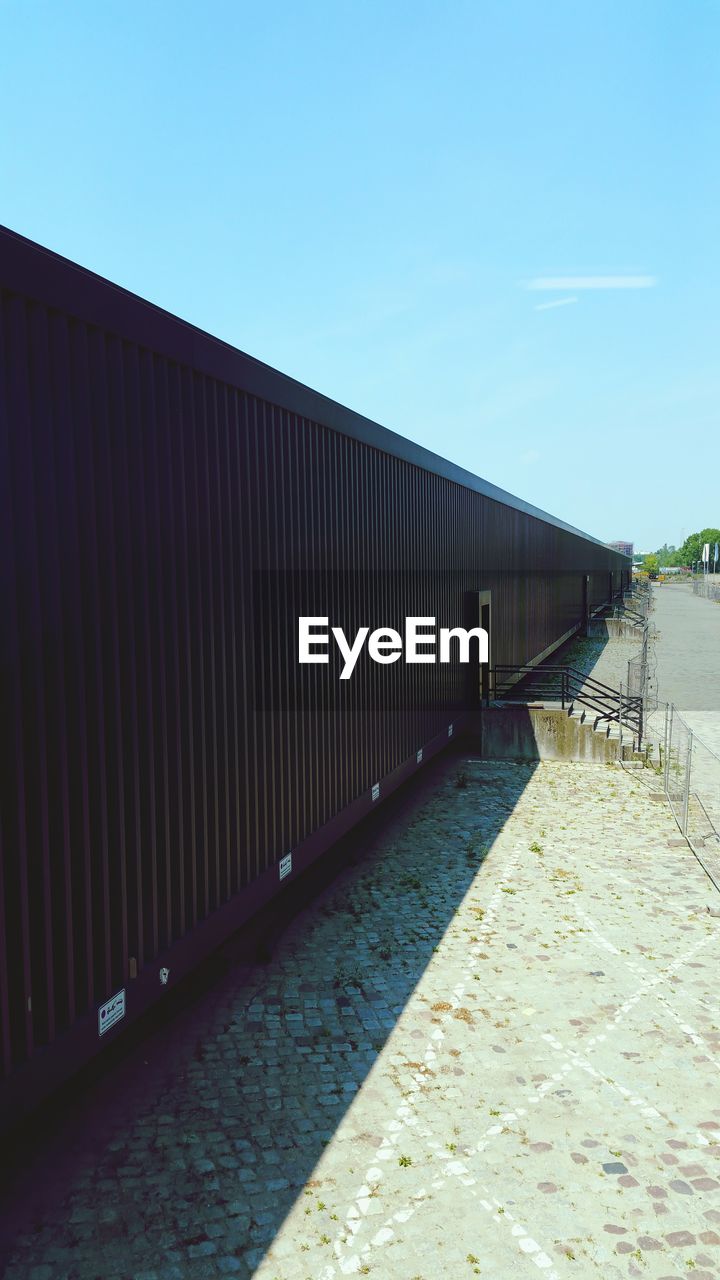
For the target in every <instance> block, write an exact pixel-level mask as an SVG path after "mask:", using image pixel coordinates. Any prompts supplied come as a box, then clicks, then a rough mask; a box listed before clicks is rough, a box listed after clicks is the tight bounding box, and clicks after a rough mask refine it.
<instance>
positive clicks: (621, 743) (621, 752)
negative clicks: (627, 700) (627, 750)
mask: <svg viewBox="0 0 720 1280" xmlns="http://www.w3.org/2000/svg"><path fill="white" fill-rule="evenodd" d="M622 709H623V707H622V680H621V681H620V697H619V698H618V728H619V730H620V759H621V760H622V758H623V722H622Z"/></svg>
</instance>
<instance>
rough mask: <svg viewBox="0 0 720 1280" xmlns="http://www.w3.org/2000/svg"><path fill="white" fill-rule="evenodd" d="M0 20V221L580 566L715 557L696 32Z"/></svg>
mask: <svg viewBox="0 0 720 1280" xmlns="http://www.w3.org/2000/svg"><path fill="white" fill-rule="evenodd" d="M0 15H1V17H2V39H0V79H1V82H2V95H3V120H2V125H0V184H1V185H0V190H1V191H2V207H1V208H0V221H2V222H4V223H5V224H6V225H8V226H10V227H12V228H13V229H14V230H16V231H19V232H21V233H22V234H24V235H26V236H29V237H30V238H31V239H34V240H38V241H40V242H41V243H42V244H45V245H47V246H49V247H50V248H52V249H55V250H57V251H58V252H60V253H62V254H65V255H66V256H68V257H70V258H72V259H74V260H76V261H78V262H80V263H82V264H83V265H85V266H87V267H90V268H91V269H92V270H94V271H98V272H100V273H101V274H102V275H105V276H108V277H109V278H110V279H112V280H114V281H116V282H117V283H119V284H122V285H124V286H125V287H127V288H129V289H132V290H134V291H135V292H137V293H139V294H141V295H143V296H144V297H146V298H149V299H150V300H151V301H153V302H157V303H158V304H160V305H161V306H163V307H166V308H167V309H169V310H170V311H173V312H176V313H177V314H179V315H181V316H183V317H184V318H186V319H188V320H190V321H192V322H194V323H195V324H198V325H200V326H201V327H202V328H205V329H208V330H210V331H211V332H212V333H215V334H217V335H218V336H220V337H222V338H224V339H226V340H227V341H229V342H232V343H234V344H235V345H236V346H238V347H241V348H242V349H243V350H245V351H248V352H249V353H251V354H252V355H254V356H257V357H259V358H260V359H262V360H265V361H267V362H268V363H270V364H272V365H275V366H277V367H278V368H280V369H282V370H283V371H285V372H286V373H289V374H292V375H293V376H295V377H297V378H299V379H301V380H302V381H303V382H306V383H309V384H310V385H311V386H314V387H316V388H317V389H318V390H320V391H322V392H324V393H325V394H327V395H330V396H332V397H334V398H335V399H337V400H340V401H341V402H343V403H344V404H347V405H350V406H351V407H352V408H354V409H357V410H359V411H360V412H362V413H364V414H366V415H368V416H369V417H371V418H375V419H376V420H377V421H379V422H382V423H383V424H384V425H386V426H388V427H391V428H393V429H394V430H396V431H399V432H401V433H402V434H404V435H406V436H409V437H411V438H412V439H414V440H418V441H420V442H421V443H422V444H424V445H426V446H428V447H429V448H431V449H434V450H435V451H436V452H439V453H441V454H444V455H445V456H446V457H448V458H451V459H452V460H453V461H455V462H458V463H460V464H461V465H463V466H465V467H467V468H469V469H470V470H472V471H475V472H477V473H479V474H480V475H482V476H485V477H486V478H487V479H488V480H491V481H493V482H494V483H496V484H499V485H502V486H503V487H505V488H508V489H510V490H511V491H513V492H515V493H517V494H519V495H520V496H522V497H524V498H526V499H528V500H529V501H531V502H534V503H536V504H537V505H539V506H541V507H544V508H545V509H546V510H549V511H552V512H554V513H555V514H557V515H558V516H561V517H562V518H564V519H566V520H568V521H570V522H571V523H573V524H576V525H579V526H580V527H581V528H583V529H586V530H587V531H588V532H591V533H593V534H595V535H596V536H598V537H601V538H603V539H611V538H630V539H634V540H635V543H636V546H637V545H638V544H639V545H640V548H641V549H643V550H646V549H648V548H649V547H655V546H656V545H659V544H661V543H662V542H663V541H664V540H665V539H667V540H668V541H669V542H671V543H679V542H680V540H681V536H682V534H683V532H684V533H690V532H693V531H694V530H695V529H700V528H702V527H704V526H707V525H720V438H719V434H718V425H719V412H718V409H719V405H720V360H719V349H720V344H719V341H718V339H719V338H720V325H719V323H718V307H719V305H720V4H718V3H716V2H715V0H674V2H673V3H669V2H668V0H651V2H650V0H645V2H643V0H633V2H631V3H628V2H627V0H625V2H624V3H618V2H615V0H603V2H601V3H590V0H588V2H587V3H582V2H581V3H578V2H577V0H573V2H572V3H569V2H565V0H552V2H548V3H540V2H539V0H493V2H492V3H490V2H489V0H474V3H467V2H466V0H461V2H453V0H450V2H449V3H445V4H440V3H427V2H425V0H412V2H405V0H402V2H397V3H396V2H393V0H385V2H384V3H378V2H377V0H363V2H362V3H360V2H358V3H347V2H345V0H332V2H329V0H328V2H323V3H319V2H309V3H303V0H295V3H292V4H291V3H272V0H271V2H270V3H265V4H263V5H260V4H258V3H253V4H248V3H244V2H243V0H240V2H238V0H235V2H233V3H230V2H220V0H206V2H205V3H203V4H200V3H189V2H187V0H172V2H171V3H170V2H167V0H158V2H153V0H145V2H144V3H142V4H140V3H136V2H135V0H123V3H117V2H115V0H109V2H103V3H101V4H98V3H97V2H96V0H94V2H93V3H92V4H91V3H84V2H83V3H80V2H76V0H64V2H63V3H61V4H59V3H57V0H55V2H54V3H48V2H47V0H45V2H41V0H32V2H28V0H10V2H8V0H0ZM533 283H534V284H535V286H538V287H530V286H531V285H532V284H533ZM598 285H602V286H603V287H597V286H598ZM550 286H551V287H550ZM549 303H553V304H556V305H547V304H549ZM558 304H559V305H558Z"/></svg>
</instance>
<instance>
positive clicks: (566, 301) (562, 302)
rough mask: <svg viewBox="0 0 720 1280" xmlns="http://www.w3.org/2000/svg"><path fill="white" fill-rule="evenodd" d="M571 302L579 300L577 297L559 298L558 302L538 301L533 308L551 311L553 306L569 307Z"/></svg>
mask: <svg viewBox="0 0 720 1280" xmlns="http://www.w3.org/2000/svg"><path fill="white" fill-rule="evenodd" d="M571 302H577V298H558V299H557V301H556V302H538V303H536V305H535V307H534V308H533V310H534V311H549V310H550V308H551V307H568V306H569V305H570V303H571Z"/></svg>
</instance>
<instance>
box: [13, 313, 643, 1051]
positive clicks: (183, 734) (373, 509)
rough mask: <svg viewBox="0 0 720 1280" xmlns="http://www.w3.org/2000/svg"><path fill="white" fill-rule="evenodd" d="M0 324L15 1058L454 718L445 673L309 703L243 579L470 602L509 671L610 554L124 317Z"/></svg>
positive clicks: (415, 672)
mask: <svg viewBox="0 0 720 1280" xmlns="http://www.w3.org/2000/svg"><path fill="white" fill-rule="evenodd" d="M36 296H37V295H36ZM0 320H1V322H2V327H1V330H0V520H2V547H1V548H0V556H1V557H2V559H1V561H0V563H1V564H2V582H1V585H2V590H3V599H4V602H5V609H4V614H3V619H2V636H1V637H0V676H1V678H2V723H1V724H0V732H2V734H3V743H2V747H3V759H4V760H7V762H8V763H7V767H6V768H5V770H4V772H3V775H2V778H0V786H1V787H2V804H1V805H0V1071H1V1072H2V1073H4V1074H5V1075H7V1074H9V1073H11V1072H12V1071H14V1070H15V1069H16V1068H17V1067H18V1066H19V1064H21V1063H23V1062H24V1061H25V1060H27V1059H28V1058H29V1057H30V1056H31V1055H32V1054H33V1051H34V1047H35V1046H36V1045H40V1044H43V1043H45V1042H48V1041H52V1040H53V1038H55V1037H56V1036H57V1034H58V1032H59V1031H60V1030H63V1029H65V1028H68V1027H69V1028H72V1027H73V1026H74V1025H75V1024H76V1021H77V1019H78V1018H79V1017H80V1015H82V1014H84V1013H85V1012H89V1011H91V1010H92V1009H93V1006H96V1005H97V1004H98V1003H101V1002H102V1001H104V1000H105V999H107V998H108V996H109V995H111V994H112V993H113V992H114V991H115V990H117V988H118V987H119V986H120V985H121V984H125V983H127V982H128V981H130V982H131V981H132V976H133V975H134V973H135V972H136V968H137V970H138V971H139V970H142V969H143V968H144V967H146V966H147V965H148V963H149V962H150V961H151V960H153V959H154V958H155V957H156V956H157V955H158V954H160V953H161V952H163V951H164V950H165V949H166V948H167V947H169V946H170V945H171V944H172V943H173V942H174V941H176V940H178V939H181V938H183V937H184V936H185V935H186V934H187V933H188V931H190V930H192V929H193V928H194V926H195V925H196V924H197V923H198V922H199V921H202V920H203V919H204V918H205V917H207V916H209V915H212V913H213V912H214V911H216V909H217V908H218V907H219V906H221V905H222V904H223V903H225V902H227V901H228V899H230V898H232V897H233V895H235V894H237V893H238V891H246V890H248V889H251V888H252V885H253V882H254V881H256V880H257V878H258V877H259V876H260V875H261V874H262V873H263V872H264V871H265V870H267V869H269V868H272V867H273V866H274V864H276V863H277V860H278V859H279V858H280V857H282V856H283V854H284V853H285V852H287V851H288V850H289V849H291V848H294V847H295V846H296V845H297V844H298V843H300V842H301V841H302V840H303V839H304V838H305V837H307V836H309V835H312V834H313V833H314V832H317V831H318V830H319V829H320V828H321V827H322V826H323V825H324V824H325V823H327V822H328V821H329V820H330V819H331V818H332V817H333V816H334V815H335V814H337V813H338V812H340V811H341V810H342V809H343V808H344V807H345V806H347V805H348V804H349V803H350V802H352V801H354V800H356V799H357V798H358V797H359V796H363V795H365V797H366V798H367V801H368V804H369V803H370V801H369V796H368V792H369V789H370V787H371V786H372V784H373V783H374V782H377V781H381V780H382V779H383V778H384V777H386V776H387V775H388V774H389V773H391V772H392V771H393V770H394V769H396V768H397V767H398V766H399V765H401V764H402V763H403V762H405V761H407V760H408V759H411V758H412V757H413V756H414V753H415V751H416V750H417V749H418V747H420V746H422V745H424V743H425V742H427V741H428V740H429V739H430V738H431V737H434V736H435V735H437V734H439V733H444V732H445V731H446V729H447V725H448V723H449V722H450V721H451V720H452V719H453V718H454V716H455V714H456V712H457V711H460V710H461V709H462V707H463V706H464V697H465V692H464V690H465V684H464V673H463V672H462V671H461V670H460V669H459V668H457V667H452V668H443V667H441V666H440V665H435V666H431V665H426V664H419V665H417V666H412V667H406V666H405V665H404V664H403V663H399V664H397V665H396V666H395V667H394V668H389V667H385V666H382V667H380V666H376V665H375V664H372V663H370V664H367V663H364V664H363V665H362V667H359V668H358V671H357V676H356V679H355V680H354V681H351V682H348V683H344V684H343V687H342V689H340V690H338V691H335V692H332V691H330V690H329V687H328V684H327V682H326V681H322V680H313V681H311V680H309V673H308V672H307V671H302V672H301V673H300V680H299V683H300V686H301V687H302V688H304V689H305V690H306V691H309V690H311V689H313V690H314V691H315V692H314V693H313V695H312V696H313V697H314V699H315V702H314V703H313V705H312V706H311V708H310V710H309V711H307V712H304V713H303V712H300V711H299V710H298V709H297V707H296V706H295V705H293V702H292V700H290V701H288V700H287V698H286V697H285V695H286V693H287V690H288V689H289V688H290V687H291V686H292V684H293V682H294V681H295V680H296V679H297V669H296V666H295V663H294V658H293V654H294V645H293V646H292V647H291V648H290V649H289V650H284V656H283V658H282V662H281V663H278V662H276V661H275V654H274V649H273V643H272V638H271V637H269V638H265V639H264V638H263V637H262V636H261V635H260V634H259V633H258V630H257V625H256V624H257V617H256V613H257V611H256V609H255V604H256V603H257V602H256V599H255V595H254V593H255V591H257V590H258V589H261V590H263V591H265V592H266V593H268V595H269V604H270V609H269V616H271V617H274V618H277V619H285V620H286V622H287V620H288V619H290V621H291V622H292V620H293V619H294V618H295V617H296V615H297V614H298V613H301V612H305V611H306V607H307V606H306V603H305V597H304V595H303V591H304V584H305V582H307V580H308V579H307V578H304V577H303V574H304V573H306V572H307V571H311V573H312V575H313V577H314V580H315V587H316V588H317V589H314V590H313V591H312V593H311V596H312V598H313V610H314V606H315V604H316V603H317V602H319V601H324V602H325V604H324V606H323V611H325V610H327V612H328V613H329V614H330V615H334V616H331V618H330V623H331V625H333V623H334V622H335V621H336V620H340V621H343V622H345V623H346V625H347V628H348V630H349V631H353V632H354V630H355V629H356V628H357V627H359V626H360V625H369V626H371V627H377V626H385V625H390V626H395V627H397V628H398V629H399V630H402V626H403V621H404V618H405V617H406V616H407V615H408V614H416V615H421V616H422V615H428V616H434V617H435V618H436V620H437V626H438V627H440V626H452V625H458V623H460V622H461V621H462V617H463V598H464V593H465V592H467V591H478V590H487V589H490V590H491V591H492V616H493V636H492V643H493V660H494V661H495V662H508V661H514V662H523V661H527V660H529V659H531V658H533V657H534V656H536V655H537V654H538V653H539V652H541V651H542V650H544V649H545V648H547V647H548V646H549V645H551V644H552V643H553V642H554V641H555V640H557V638H558V637H559V636H560V635H562V634H563V633H564V632H566V631H567V630H568V629H570V628H572V627H573V626H576V625H577V624H578V622H579V621H580V619H581V612H582V606H583V585H582V584H583V577H584V574H585V573H587V574H588V575H589V579H590V581H589V587H588V600H589V602H590V607H591V608H596V607H597V606H598V605H599V604H600V603H601V602H602V601H603V600H604V599H605V598H606V596H607V593H608V590H609V589H610V585H611V583H612V584H613V585H614V586H615V587H617V586H619V584H620V582H621V580H622V577H623V575H624V572H625V571H624V570H623V571H621V570H620V568H619V567H618V565H619V563H620V562H619V559H618V557H617V556H615V555H614V554H613V553H612V552H610V551H608V550H605V549H604V548H603V547H601V546H600V545H598V544H594V543H592V542H591V541H588V540H586V539H584V538H582V537H580V536H578V535H575V534H573V533H572V532H570V531H569V530H567V529H562V528H559V527H556V526H555V525H554V524H552V522H548V521H544V520H541V519H539V518H537V517H536V516H533V515H532V514H530V513H528V512H526V511H522V510H520V509H517V508H515V507H513V506H512V505H505V504H503V503H502V502H500V501H498V500H497V499H495V498H490V497H488V496H485V495H484V494H482V493H479V492H476V491H475V490H473V489H472V488H471V487H466V486H464V485H462V484H460V483H457V482H456V481H454V480H453V479H451V478H450V477H449V476H448V475H444V474H440V473H436V472H434V471H431V470H426V469H424V468H423V467H421V466H419V465H415V464H414V463H412V462H410V461H408V460H407V459H406V458H403V457H401V456H397V455H396V454H395V453H394V452H392V451H388V452H386V451H384V449H382V448H379V447H377V446H376V444H373V443H369V442H367V441H365V440H364V439H363V438H362V433H360V434H359V435H354V434H353V432H352V430H348V433H347V434H345V433H343V432H342V431H340V430H338V429H331V428H330V427H329V426H326V425H323V424H322V423H319V422H318V421H316V420H314V419H312V418H309V417H308V416H306V414H305V413H304V412H302V410H301V408H300V407H298V408H297V409H291V408H288V407H286V406H282V405H280V404H278V403H273V401H272V398H268V399H264V398H263V397H262V396H261V395H259V394H257V392H256V391H255V390H253V389H252V388H248V387H246V386H244V385H242V384H240V383H233V382H232V381H231V380H230V381H228V380H223V379H222V378H219V377H216V376H214V375H212V374H211V373H209V372H208V371H207V369H206V368H203V367H200V361H199V360H198V367H195V366H194V365H191V364H190V363H189V362H188V360H187V359H182V358H175V357H174V356H173V353H172V351H171V350H169V349H167V348H162V349H160V348H158V349H150V347H149V346H148V345H145V344H143V342H140V341H139V339H138V338H137V337H136V336H133V334H132V333H131V332H128V331H124V330H121V329H118V330H117V331H116V332H112V331H110V330H106V329H105V328H103V327H102V325H99V324H98V323H97V320H96V321H95V322H94V323H87V322H86V320H85V319H83V318H82V316H81V315H77V314H76V315H74V316H73V317H72V318H70V317H69V316H68V315H65V314H63V313H62V312H61V311H60V310H58V308H57V307H55V308H54V309H48V307H46V306H45V305H44V304H43V302H42V301H41V300H38V301H35V302H33V303H28V302H27V301H26V300H25V299H23V298H22V297H19V296H18V295H17V294H12V293H4V294H2V307H1V309H0ZM205 342H207V339H204V338H199V339H198V353H201V351H202V349H203V348H202V344H203V343H205ZM281 385H282V384H281V380H278V382H277V386H278V388H279V387H280V386H281ZM388 448H389V449H390V450H392V446H388ZM253 575H256V578H255V580H254V579H253ZM257 575H261V579H259V578H258V577H257ZM262 575H264V576H262ZM260 580H261V582H262V585H261V587H258V582H259V581H260ZM393 673H394V674H393ZM390 687H392V688H393V689H399V690H402V696H401V697H400V698H399V699H398V700H397V704H396V703H395V702H394V701H392V700H388V698H387V696H386V691H387V690H388V689H389V688H390ZM130 959H132V960H133V961H134V962H135V963H134V965H133V966H130V963H129V961H130Z"/></svg>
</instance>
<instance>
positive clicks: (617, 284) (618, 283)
mask: <svg viewBox="0 0 720 1280" xmlns="http://www.w3.org/2000/svg"><path fill="white" fill-rule="evenodd" d="M656 284H657V276H536V277H535V279H534V280H529V281H528V284H527V287H528V289H560V290H562V291H563V293H567V292H568V291H569V290H574V289H652V288H653V287H654V285H656Z"/></svg>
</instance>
